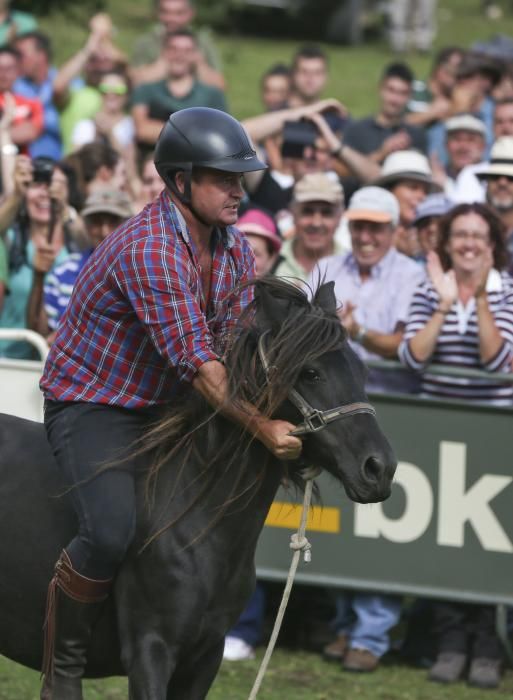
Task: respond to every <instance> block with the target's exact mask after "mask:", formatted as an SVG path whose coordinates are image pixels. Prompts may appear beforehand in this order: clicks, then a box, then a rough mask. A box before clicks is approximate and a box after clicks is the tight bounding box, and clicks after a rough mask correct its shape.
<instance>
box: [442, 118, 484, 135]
mask: <svg viewBox="0 0 513 700" xmlns="http://www.w3.org/2000/svg"><path fill="white" fill-rule="evenodd" d="M445 131H446V132H447V133H448V134H450V133H451V131H471V132H473V133H474V134H480V135H481V136H482V137H483V138H484V137H485V136H486V126H485V123H484V122H483V121H482V120H481V119H478V118H477V117H475V116H474V115H473V114H458V115H457V116H455V117H451V118H450V119H447V120H446V122H445Z"/></svg>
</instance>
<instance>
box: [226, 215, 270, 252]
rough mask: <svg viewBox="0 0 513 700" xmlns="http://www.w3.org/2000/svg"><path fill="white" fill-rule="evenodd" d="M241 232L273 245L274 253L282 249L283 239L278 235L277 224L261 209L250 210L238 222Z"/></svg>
mask: <svg viewBox="0 0 513 700" xmlns="http://www.w3.org/2000/svg"><path fill="white" fill-rule="evenodd" d="M236 226H237V228H238V229H239V231H242V232H243V233H249V234H251V235H252V236H261V237H262V238H265V239H266V240H267V241H269V243H270V244H271V245H272V247H273V249H274V252H275V253H278V252H279V250H280V248H281V238H280V237H279V235H278V231H277V229H276V224H275V223H274V221H273V219H272V217H271V216H269V214H266V213H265V212H264V211H262V210H261V209H248V210H247V211H246V212H245V213H244V214H243V215H242V216H241V217H240V218H239V220H238V221H237V224H236Z"/></svg>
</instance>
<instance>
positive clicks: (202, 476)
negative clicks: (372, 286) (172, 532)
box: [140, 277, 346, 546]
mask: <svg viewBox="0 0 513 700" xmlns="http://www.w3.org/2000/svg"><path fill="white" fill-rule="evenodd" d="M326 286H327V285H321V286H318V287H317V289H316V290H310V293H309V294H307V291H303V289H300V288H298V287H297V286H295V285H293V284H291V283H290V282H287V281H285V280H283V279H279V278H276V277H264V278H261V279H257V280H252V281H250V282H247V283H245V284H243V285H240V286H239V287H238V288H236V289H235V290H234V291H233V292H232V294H230V295H229V296H228V297H227V299H226V300H225V303H229V301H230V299H231V297H232V296H233V295H235V294H240V293H241V292H242V291H243V290H244V289H247V288H251V291H252V293H253V294H252V295H253V299H252V301H251V302H250V303H249V304H248V306H247V307H246V308H245V310H244V311H243V313H242V315H241V316H240V318H239V319H237V321H236V323H235V325H234V327H233V328H232V329H231V331H230V333H229V334H228V335H227V336H226V337H222V338H215V343H216V349H217V350H218V351H219V352H220V355H221V353H222V358H223V362H224V364H225V366H226V370H227V376H228V384H229V399H228V401H229V402H230V403H231V404H232V405H235V406H237V407H238V408H239V410H240V411H241V412H242V411H244V403H250V404H252V405H253V406H255V407H256V408H257V409H258V410H259V411H260V413H261V414H262V415H264V416H266V417H269V418H271V417H272V416H273V415H275V413H276V411H277V410H278V408H279V407H280V406H281V405H282V404H283V403H284V402H285V401H286V399H287V396H288V394H289V392H290V390H291V389H292V387H293V386H294V384H295V383H296V381H297V379H298V375H299V373H300V371H301V369H302V367H303V366H304V365H305V364H308V362H312V361H313V360H315V359H317V358H318V357H320V356H321V355H323V354H325V353H327V352H330V351H332V350H335V349H338V348H340V346H341V344H342V342H343V341H344V339H345V338H346V331H345V330H344V328H343V326H342V324H341V323H340V320H339V319H338V317H337V315H336V309H335V305H334V295H333V294H331V297H332V298H329V299H328V300H327V301H326V295H325V294H323V292H322V288H323V287H326ZM330 290H331V288H330ZM263 333H266V355H267V357H268V359H269V361H270V364H271V371H270V374H269V376H268V377H267V378H266V376H265V373H264V370H263V367H262V363H261V360H260V358H259V355H258V340H259V338H260V337H261V336H262V334H263ZM219 414H222V410H221V409H217V410H215V409H213V408H212V407H211V406H209V405H208V404H207V402H206V401H205V400H204V399H203V397H202V396H201V395H200V394H199V392H196V391H194V390H190V391H187V392H185V394H184V395H183V397H182V398H181V400H179V401H178V402H176V403H175V404H174V405H173V406H172V407H171V408H170V410H169V413H168V414H166V416H165V417H163V418H162V419H161V420H159V421H158V422H157V423H156V424H155V425H154V426H153V427H152V428H151V429H150V430H149V431H148V432H147V433H146V434H145V436H144V438H143V441H142V442H141V444H142V445H143V447H141V450H140V451H144V452H146V451H149V450H151V452H152V454H153V457H152V459H151V463H150V467H149V470H148V474H147V478H146V502H147V504H148V505H149V506H151V505H153V504H155V496H156V489H157V482H158V480H159V476H160V473H161V471H162V469H164V467H165V466H166V465H167V464H169V463H170V461H171V460H172V459H173V458H175V457H176V456H177V455H178V454H179V453H181V455H182V458H181V463H180V465H178V469H179V470H183V469H185V468H186V465H187V463H188V462H189V460H190V459H191V458H192V457H193V458H194V459H195V460H196V461H198V462H199V463H200V465H201V470H200V473H199V476H198V478H197V479H195V481H194V484H195V486H196V487H197V488H195V494H194V497H193V499H192V500H191V502H190V503H189V505H188V506H187V507H185V508H184V510H183V511H182V513H181V514H180V516H178V518H175V519H174V520H173V521H167V522H165V524H162V525H160V526H156V528H155V530H154V534H152V535H151V537H150V538H149V539H148V541H147V543H146V545H145V546H147V545H148V544H149V543H150V542H151V541H153V540H154V539H156V538H157V537H158V536H159V535H160V534H162V533H163V532H164V531H165V530H167V529H168V528H169V527H171V526H172V525H173V524H174V523H175V522H177V520H178V519H180V518H182V517H183V516H184V515H185V513H186V512H188V511H189V510H190V509H191V508H192V507H193V505H194V504H196V503H197V502H198V501H199V500H200V499H201V498H202V497H203V496H204V495H205V494H207V493H208V492H209V490H210V488H211V487H212V484H213V482H214V480H215V479H217V478H219V476H220V470H221V474H222V473H223V472H227V471H228V470H229V469H231V468H232V467H233V466H234V465H237V469H236V472H237V474H238V476H237V478H235V479H234V480H233V481H232V482H230V483H231V484H232V486H231V489H230V492H229V493H228V494H227V497H226V500H225V502H224V503H223V505H222V506H221V507H220V508H219V509H218V512H217V513H216V514H215V516H214V517H213V519H212V522H211V524H210V526H209V528H208V529H210V527H211V526H212V525H214V524H215V522H217V521H218V520H219V519H220V518H221V517H222V516H223V514H224V513H225V512H226V509H227V508H228V507H229V506H232V505H233V504H234V503H238V504H240V507H241V508H243V507H245V506H246V505H247V503H248V502H249V501H250V500H251V498H253V497H254V496H255V495H256V493H257V492H258V486H259V483H260V482H261V481H262V479H263V478H264V476H265V472H266V468H267V466H268V464H269V462H270V461H271V460H274V458H273V457H272V455H271V454H270V453H269V452H268V451H267V450H263V452H264V453H265V456H264V458H263V459H262V462H261V464H260V469H259V471H258V475H257V476H256V478H255V479H254V480H253V481H252V482H251V483H250V484H249V485H248V484H247V483H245V482H244V481H243V477H244V475H245V474H247V463H248V459H249V450H248V448H249V446H250V445H251V443H252V441H253V440H254V438H253V437H252V436H251V435H250V434H249V433H247V432H246V431H245V430H244V429H243V428H242V427H241V426H238V425H236V424H235V423H232V422H229V421H227V420H224V419H223V421H224V422H223V423H222V425H225V426H226V425H227V424H229V430H228V432H227V431H226V430H225V431H224V434H223V436H222V439H220V435H219V434H218V433H219V425H221V424H218V423H216V422H215V421H214V420H213V419H214V418H216V417H219ZM280 464H281V466H282V468H283V470H284V471H285V475H286V476H287V477H288V479H289V480H290V481H292V482H293V483H294V484H295V485H296V486H297V487H298V488H299V489H301V488H302V486H303V480H302V479H301V478H300V476H299V474H298V468H297V467H298V466H300V465H298V464H296V463H293V464H292V465H290V467H291V468H290V469H289V463H286V462H282V463H280ZM294 466H295V467H296V468H294ZM302 466H304V465H302ZM173 468H174V469H176V468H177V465H176V464H174V465H173ZM178 481H179V478H177V479H176V481H175V483H178ZM246 481H247V480H246ZM244 484H245V485H244ZM175 488H176V487H175ZM175 488H174V489H173V493H172V494H168V495H167V498H166V501H167V503H169V501H170V500H171V499H172V497H173V496H174V495H175V493H176V491H175ZM159 492H160V489H159ZM159 510H160V511H161V516H160V517H157V520H159V521H163V520H164V513H165V510H166V508H165V506H163V507H162V506H161V507H160V508H159ZM198 537H199V536H198ZM198 537H196V538H195V540H194V541H196V540H197V539H198Z"/></svg>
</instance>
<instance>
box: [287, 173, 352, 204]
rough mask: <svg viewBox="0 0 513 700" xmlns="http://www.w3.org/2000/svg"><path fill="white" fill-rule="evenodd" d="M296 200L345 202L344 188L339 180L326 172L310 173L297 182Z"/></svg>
mask: <svg viewBox="0 0 513 700" xmlns="http://www.w3.org/2000/svg"><path fill="white" fill-rule="evenodd" d="M293 198H294V201H295V202H329V203H330V204H343V202H344V190H343V188H342V185H341V184H340V182H338V181H337V180H334V179H333V178H331V177H330V176H329V175H327V174H326V173H308V174H307V175H304V176H303V177H302V178H301V180H298V182H296V185H295V187H294V197H293Z"/></svg>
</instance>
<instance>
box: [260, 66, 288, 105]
mask: <svg viewBox="0 0 513 700" xmlns="http://www.w3.org/2000/svg"><path fill="white" fill-rule="evenodd" d="M289 95H290V80H289V78H288V77H287V76H286V75H268V76H267V77H266V78H264V81H263V84H262V102H263V103H264V106H265V108H266V109H267V110H269V111H271V110H273V109H282V108H283V107H284V106H285V105H286V104H287V100H288V99H289Z"/></svg>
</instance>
